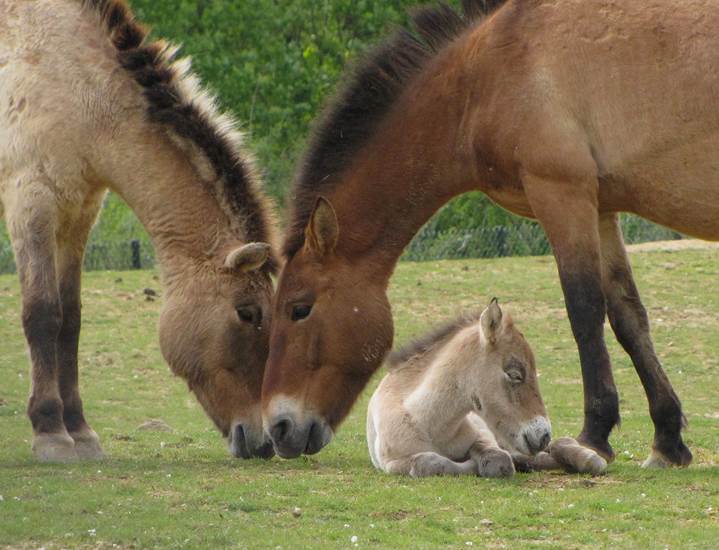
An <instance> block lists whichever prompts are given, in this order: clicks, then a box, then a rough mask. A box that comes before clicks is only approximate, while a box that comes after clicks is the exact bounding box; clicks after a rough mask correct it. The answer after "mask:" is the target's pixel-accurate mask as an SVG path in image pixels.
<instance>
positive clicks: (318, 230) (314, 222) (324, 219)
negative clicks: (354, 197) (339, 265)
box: [305, 197, 340, 256]
mask: <svg viewBox="0 0 719 550" xmlns="http://www.w3.org/2000/svg"><path fill="white" fill-rule="evenodd" d="M339 233H340V228H339V225H338V224H337V215H336V214H335V209H334V208H333V207H332V204H331V203H330V201H328V200H327V199H325V198H324V197H319V198H318V199H317V202H316V203H315V208H314V210H312V215H311V216H310V221H309V223H308V224H307V228H306V229H305V243H306V246H307V247H308V248H309V249H310V250H312V251H313V252H316V253H318V254H319V255H320V256H325V255H327V254H329V253H331V252H334V249H335V247H336V246H337V239H338V237H339Z"/></svg>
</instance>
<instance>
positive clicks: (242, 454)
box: [231, 424, 250, 458]
mask: <svg viewBox="0 0 719 550" xmlns="http://www.w3.org/2000/svg"><path fill="white" fill-rule="evenodd" d="M231 449H232V454H233V455H235V457H237V458H250V453H249V451H248V449H247V439H246V438H245V430H244V428H243V427H242V424H238V425H237V426H235V429H234V432H233V434H232V439H231Z"/></svg>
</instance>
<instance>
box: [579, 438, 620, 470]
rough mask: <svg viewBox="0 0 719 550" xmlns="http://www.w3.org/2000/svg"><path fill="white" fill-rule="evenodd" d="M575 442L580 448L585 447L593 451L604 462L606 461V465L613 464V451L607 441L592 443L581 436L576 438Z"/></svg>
mask: <svg viewBox="0 0 719 550" xmlns="http://www.w3.org/2000/svg"><path fill="white" fill-rule="evenodd" d="M577 442H578V443H579V444H580V445H581V446H582V447H587V448H589V449H591V450H593V451H594V452H595V453H597V454H598V455H599V456H601V457H602V458H603V459H604V460H606V462H607V464H611V463H612V462H614V449H612V446H611V445H610V444H609V441H606V440H604V441H594V440H592V439H590V438H589V437H587V436H585V435H584V434H581V435H580V436H579V437H578V438H577Z"/></svg>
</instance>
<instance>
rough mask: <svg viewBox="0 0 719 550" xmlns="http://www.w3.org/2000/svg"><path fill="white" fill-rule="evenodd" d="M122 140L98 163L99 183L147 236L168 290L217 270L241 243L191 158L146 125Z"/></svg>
mask: <svg viewBox="0 0 719 550" xmlns="http://www.w3.org/2000/svg"><path fill="white" fill-rule="evenodd" d="M122 134H123V137H122V138H121V140H118V138H115V142H114V144H113V148H112V149H111V150H109V153H108V154H106V155H105V158H104V159H103V160H102V163H101V166H102V172H103V173H102V175H101V177H102V179H103V180H104V181H106V182H107V183H108V185H109V186H110V188H111V189H112V190H113V191H115V192H116V193H117V194H118V195H120V196H121V197H122V198H123V200H124V201H125V202H126V203H127V204H128V206H129V207H130V208H131V209H132V210H133V212H134V213H135V215H136V216H137V217H138V219H139V220H140V222H141V223H142V225H143V226H144V227H145V229H146V230H147V232H148V233H149V235H150V237H151V239H152V242H153V245H154V247H155V250H156V252H157V257H158V262H159V264H160V268H161V270H162V274H163V280H164V281H165V284H167V285H168V288H169V289H170V290H171V289H172V288H173V287H174V286H176V285H177V284H179V283H181V282H182V280H184V279H186V278H187V276H188V274H192V273H194V274H197V271H198V269H200V268H202V267H203V266H205V267H208V266H210V265H211V264H215V265H216V266H219V265H221V263H222V261H223V260H224V257H225V255H226V254H227V253H228V252H229V251H230V250H231V248H232V247H234V246H237V245H238V244H239V239H238V237H237V236H236V234H235V233H233V231H232V228H231V225H230V219H229V217H228V216H227V214H226V213H225V212H224V211H223V209H222V207H221V206H220V204H219V203H218V201H217V199H216V198H215V197H214V196H213V194H212V192H211V191H210V190H209V184H205V183H204V182H203V181H202V180H201V178H200V175H199V173H198V170H197V169H196V168H195V167H194V166H193V164H192V162H191V158H190V157H189V154H186V153H184V152H183V151H182V150H181V149H180V148H178V147H177V146H175V145H174V144H172V143H171V142H170V140H169V139H168V138H167V137H166V135H165V134H164V132H162V131H161V129H159V128H154V127H152V126H148V125H147V124H137V125H134V126H132V127H129V125H128V128H127V129H126V131H123V133H122ZM118 141H119V143H117V142H118Z"/></svg>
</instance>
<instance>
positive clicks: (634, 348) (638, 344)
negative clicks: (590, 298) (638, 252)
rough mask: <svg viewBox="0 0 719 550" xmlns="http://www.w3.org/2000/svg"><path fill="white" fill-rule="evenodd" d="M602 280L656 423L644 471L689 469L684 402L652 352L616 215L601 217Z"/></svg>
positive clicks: (614, 323) (614, 324)
mask: <svg viewBox="0 0 719 550" xmlns="http://www.w3.org/2000/svg"><path fill="white" fill-rule="evenodd" d="M599 229H600V238H601V249H602V282H603V287H604V294H605V296H606V298H607V307H608V313H609V322H610V324H611V325H612V329H613V330H614V334H615V335H616V337H617V340H618V341H619V343H620V344H621V346H622V347H623V348H624V350H625V351H626V352H627V353H628V354H629V356H630V357H631V359H632V362H633V363H634V368H635V369H636V371H637V374H638V375H639V379H640V380H641V382H642V385H643V386H644V391H645V392H646V394H647V399H648V401H649V413H650V415H651V417H652V421H653V422H654V444H653V447H652V452H651V454H650V456H649V458H648V459H647V460H646V462H645V463H644V466H645V467H663V466H668V465H681V466H686V465H688V464H689V463H690V462H691V460H692V454H691V452H690V451H689V449H688V448H687V446H686V445H685V444H684V442H683V441H682V436H681V430H682V428H683V427H684V425H685V419H684V415H683V414H682V407H681V403H680V402H679V398H678V397H677V395H676V393H674V389H673V388H672V385H671V383H670V382H669V379H668V378H667V375H666V374H665V372H664V370H663V369H662V366H661V363H660V362H659V359H658V358H657V355H656V353H655V352H654V344H653V343H652V339H651V335H650V333H649V319H648V317H647V312H646V310H645V309H644V306H643V305H642V302H641V300H640V298H639V292H638V290H637V287H636V285H635V284H634V278H633V277H632V269H631V266H630V264H629V258H628V257H627V253H626V250H625V248H624V241H623V239H622V232H621V227H620V226H619V220H618V217H617V215H616V214H608V215H604V216H602V217H601V218H600V225H599Z"/></svg>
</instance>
